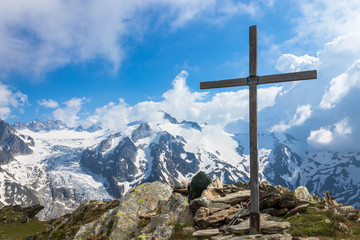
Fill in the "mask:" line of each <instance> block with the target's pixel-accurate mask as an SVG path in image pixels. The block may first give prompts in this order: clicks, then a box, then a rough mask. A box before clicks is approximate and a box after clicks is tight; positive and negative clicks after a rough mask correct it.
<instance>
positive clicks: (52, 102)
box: [37, 99, 59, 108]
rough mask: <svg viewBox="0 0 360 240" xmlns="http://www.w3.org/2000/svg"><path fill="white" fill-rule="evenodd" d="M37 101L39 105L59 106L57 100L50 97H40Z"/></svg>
mask: <svg viewBox="0 0 360 240" xmlns="http://www.w3.org/2000/svg"><path fill="white" fill-rule="evenodd" d="M37 103H38V104H39V105H40V106H43V107H48V108H57V107H59V104H58V102H57V101H55V100H52V99H48V100H46V99H41V100H38V101H37Z"/></svg>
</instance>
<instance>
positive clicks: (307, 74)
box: [200, 70, 317, 89]
mask: <svg viewBox="0 0 360 240" xmlns="http://www.w3.org/2000/svg"><path fill="white" fill-rule="evenodd" d="M316 78H317V72H316V70H311V71H303V72H294V73H282V74H273V75H265V76H260V77H259V84H266V83H278V82H289V81H299V80H310V79H316ZM246 85H248V83H247V81H246V78H234V79H227V80H219V81H209V82H201V83H200V89H211V88H224V87H240V86H246Z"/></svg>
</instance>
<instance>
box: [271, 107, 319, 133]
mask: <svg viewBox="0 0 360 240" xmlns="http://www.w3.org/2000/svg"><path fill="white" fill-rule="evenodd" d="M311 113H312V107H311V105H310V104H307V105H301V106H298V107H297V109H296V113H295V114H294V116H293V117H292V118H291V119H290V120H289V122H288V123H285V122H284V121H281V122H280V123H279V124H276V125H274V126H272V127H271V129H270V132H285V131H287V130H289V129H290V128H292V127H295V126H301V125H302V124H304V122H305V121H306V120H307V119H309V118H310V116H311Z"/></svg>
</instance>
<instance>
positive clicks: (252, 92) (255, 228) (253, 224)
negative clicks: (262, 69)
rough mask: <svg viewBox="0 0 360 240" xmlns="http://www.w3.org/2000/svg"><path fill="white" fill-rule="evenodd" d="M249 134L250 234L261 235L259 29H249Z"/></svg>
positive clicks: (252, 27) (253, 27)
mask: <svg viewBox="0 0 360 240" xmlns="http://www.w3.org/2000/svg"><path fill="white" fill-rule="evenodd" d="M249 46H250V47H249V80H250V81H249V113H250V114H249V133H250V191H251V196H250V200H251V209H250V210H251V211H250V212H251V214H252V215H253V216H255V217H251V218H250V233H252V234H257V233H260V218H258V216H260V212H259V166H258V139H257V79H256V77H255V76H257V28H256V26H251V27H250V28H249Z"/></svg>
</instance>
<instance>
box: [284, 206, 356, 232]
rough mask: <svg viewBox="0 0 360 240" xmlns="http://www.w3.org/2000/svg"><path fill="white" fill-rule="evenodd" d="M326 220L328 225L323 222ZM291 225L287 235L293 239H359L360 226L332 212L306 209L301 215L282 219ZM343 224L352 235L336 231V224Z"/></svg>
mask: <svg viewBox="0 0 360 240" xmlns="http://www.w3.org/2000/svg"><path fill="white" fill-rule="evenodd" d="M326 219H329V220H330V223H327V222H325V220H326ZM283 220H284V221H288V222H290V223H291V228H290V231H289V233H290V234H291V235H292V236H295V237H311V236H314V237H317V238H319V239H360V224H358V223H356V221H351V220H348V219H346V218H345V217H344V216H342V215H339V214H334V210H326V211H316V210H314V209H311V208H308V209H307V210H306V211H305V212H304V213H303V214H300V215H296V216H292V217H289V218H284V219H283ZM339 222H341V223H344V224H345V225H346V226H348V227H349V229H350V230H351V231H353V233H352V234H346V233H343V232H341V231H340V230H339V229H338V223H339Z"/></svg>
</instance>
